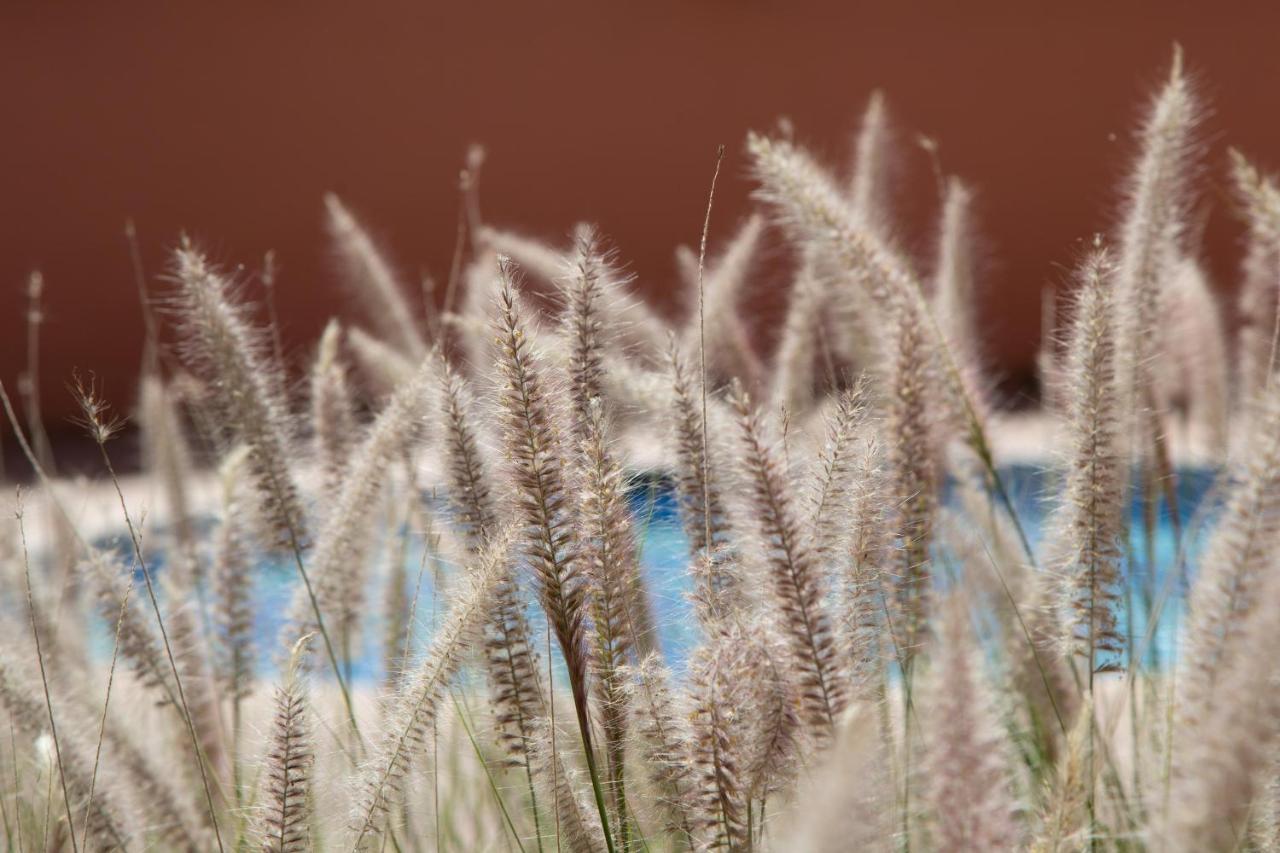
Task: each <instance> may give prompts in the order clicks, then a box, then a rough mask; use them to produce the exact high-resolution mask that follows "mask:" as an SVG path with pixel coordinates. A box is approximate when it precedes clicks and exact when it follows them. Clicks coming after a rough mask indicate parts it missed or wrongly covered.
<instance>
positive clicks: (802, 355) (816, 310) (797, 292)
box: [769, 252, 829, 413]
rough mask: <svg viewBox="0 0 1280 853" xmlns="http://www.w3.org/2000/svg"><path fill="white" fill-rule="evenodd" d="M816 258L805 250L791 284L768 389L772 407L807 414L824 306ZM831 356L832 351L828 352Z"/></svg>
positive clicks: (815, 383)
mask: <svg viewBox="0 0 1280 853" xmlns="http://www.w3.org/2000/svg"><path fill="white" fill-rule="evenodd" d="M815 263H816V262H815V260H814V258H813V255H812V253H811V252H806V253H805V257H804V259H803V260H802V261H801V264H800V269H799V270H797V272H796V276H795V282H794V284H793V285H792V287H791V299H790V302H789V303H788V304H787V315H786V318H785V319H784V320H783V323H782V337H781V339H780V340H779V341H778V349H777V351H776V352H775V353H774V356H773V365H774V366H773V377H772V385H771V388H770V390H769V398H770V408H773V409H781V410H785V411H787V412H792V413H805V412H808V411H809V410H810V409H811V408H812V407H813V402H814V397H815V396H816V391H815V386H816V385H817V384H818V382H817V380H818V376H816V375H815V374H816V372H817V370H816V368H817V361H818V356H819V340H818V339H819V338H820V337H821V334H822V333H821V330H820V327H821V324H822V316H821V315H822V310H823V308H824V306H825V302H824V299H823V293H822V291H821V285H820V284H819V283H818V281H817V276H816V272H815V269H814V266H815ZM826 355H827V356H828V357H829V353H828V354H826Z"/></svg>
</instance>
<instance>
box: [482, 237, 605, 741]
mask: <svg viewBox="0 0 1280 853" xmlns="http://www.w3.org/2000/svg"><path fill="white" fill-rule="evenodd" d="M498 268H499V275H500V277H501V282H502V286H501V290H500V292H499V295H498V318H497V332H498V339H499V340H498V343H499V347H500V351H499V353H498V369H499V371H500V373H501V376H502V386H501V390H500V392H499V396H500V404H501V407H502V412H503V419H504V421H505V423H504V436H503V441H504V446H505V448H506V455H507V458H508V460H509V468H510V473H511V477H512V480H513V484H514V489H515V494H516V501H517V507H518V512H519V518H520V521H521V523H522V524H523V525H524V527H525V531H524V534H523V535H522V536H521V549H522V550H523V552H524V556H525V558H526V559H527V560H528V561H529V564H530V567H531V568H532V570H533V573H534V576H535V580H536V588H537V594H538V600H539V603H540V604H541V605H542V609H543V610H544V611H546V614H547V621H548V623H549V624H550V626H551V629H552V631H553V632H554V633H555V635H556V642H557V643H559V645H560V651H561V652H562V653H563V655H564V659H565V665H566V667H567V668H568V671H569V683H570V687H571V688H572V691H573V699H574V706H575V708H576V710H577V714H578V723H579V726H580V728H581V730H582V737H583V741H584V743H585V744H586V745H587V746H586V750H587V754H588V756H589V755H590V753H591V747H590V743H591V734H590V722H589V717H588V713H587V661H588V652H587V646H586V616H587V613H586V610H587V602H586V591H587V587H586V582H585V578H584V577H583V571H582V568H583V567H582V560H581V558H580V554H579V553H578V547H577V543H576V542H575V541H574V535H573V533H574V531H573V517H572V510H573V507H572V499H571V497H570V495H569V492H568V484H567V477H568V476H569V472H568V471H567V470H566V469H567V466H568V462H567V457H566V455H565V451H564V446H563V444H562V441H563V439H564V436H565V435H566V432H565V429H564V427H565V420H564V415H563V413H562V412H561V411H560V410H559V409H558V408H557V407H556V405H555V395H554V392H553V389H552V388H551V387H550V382H549V377H548V376H547V374H546V373H545V368H544V366H543V363H542V361H541V359H540V358H539V356H538V355H537V354H536V353H535V352H534V350H533V346H532V344H531V343H530V341H529V333H528V331H527V324H526V320H525V318H524V313H525V308H524V303H523V301H522V300H521V298H520V296H519V293H518V292H517V291H516V287H515V282H514V281H513V272H512V269H511V265H510V262H509V261H507V260H506V259H505V258H502V259H499V267H498Z"/></svg>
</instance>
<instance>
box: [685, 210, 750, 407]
mask: <svg viewBox="0 0 1280 853" xmlns="http://www.w3.org/2000/svg"><path fill="white" fill-rule="evenodd" d="M764 230H765V222H764V217H762V216H760V215H758V214H755V215H752V216H750V217H748V219H747V221H746V222H744V223H743V224H742V227H741V228H739V229H738V232H737V233H736V234H735V235H734V236H733V237H732V238H731V239H730V240H729V242H728V244H727V245H726V246H725V248H724V251H723V252H721V253H720V256H719V257H718V258H717V259H716V260H715V261H714V262H713V263H712V265H711V267H710V269H708V270H707V271H706V275H705V276H703V287H702V291H703V314H704V315H705V318H706V321H707V322H706V323H705V328H704V330H703V332H704V335H703V336H701V337H702V338H703V340H704V343H705V347H706V356H707V370H708V372H709V373H711V375H713V376H717V377H722V378H724V379H728V378H730V377H732V376H735V375H739V376H741V377H742V379H743V381H744V382H745V383H746V385H747V387H749V388H753V387H755V385H756V383H757V382H758V381H759V379H760V377H761V375H762V372H763V370H764V365H763V364H761V362H760V357H759V356H757V355H756V352H755V349H754V347H753V346H752V345H751V332H750V331H749V328H748V324H747V321H746V319H745V318H744V317H743V316H742V314H741V312H740V311H739V308H738V303H739V300H740V299H741V298H742V296H743V292H744V291H745V290H746V285H747V280H748V279H747V276H748V274H749V273H750V271H751V263H752V260H753V259H754V258H755V256H756V254H757V252H758V251H759V245H760V239H761V237H762V235H763V234H764ZM689 258H690V259H691V261H692V265H691V266H689V265H687V264H686V266H689V273H690V274H688V275H686V276H685V279H686V280H685V286H686V291H687V292H688V293H689V294H690V295H689V297H688V300H687V301H688V303H689V305H690V308H689V319H688V320H687V321H686V322H685V324H684V327H683V329H682V330H681V332H680V348H681V349H682V350H683V351H684V352H697V350H698V346H699V338H700V336H699V334H698V331H699V330H698V312H697V299H698V256H697V254H696V253H694V252H693V250H689Z"/></svg>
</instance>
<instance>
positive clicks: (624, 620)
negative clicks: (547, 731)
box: [579, 402, 657, 667]
mask: <svg viewBox="0 0 1280 853" xmlns="http://www.w3.org/2000/svg"><path fill="white" fill-rule="evenodd" d="M588 417H589V418H590V421H589V422H588V424H587V437H586V439H585V440H584V441H583V443H582V473H581V476H582V484H581V485H582V489H583V493H582V500H581V507H582V522H581V526H580V527H579V533H580V538H581V542H582V557H583V560H584V561H585V564H584V571H585V572H586V575H587V580H588V583H589V585H590V592H589V597H590V599H591V606H592V618H593V621H594V623H595V628H596V632H597V635H598V638H599V639H600V640H601V641H602V642H604V643H605V645H607V646H608V648H609V653H608V657H609V659H610V660H611V661H612V665H613V666H615V667H616V666H621V665H622V664H623V663H625V662H626V661H625V659H626V658H627V657H629V656H630V655H646V654H648V653H650V652H652V651H656V650H657V649H656V648H655V644H656V642H657V629H656V626H655V625H654V621H653V610H652V607H651V606H650V604H649V593H648V590H647V589H646V588H645V583H644V577H643V575H642V574H641V572H640V543H639V542H638V541H637V533H636V530H635V526H634V523H633V521H632V517H631V508H630V506H629V504H628V499H627V482H626V473H625V472H624V471H623V469H622V464H621V463H620V462H619V461H618V458H617V454H616V453H615V451H614V449H613V448H612V447H611V446H610V440H611V436H610V432H611V425H610V424H609V423H608V421H607V418H606V416H605V411H604V407H603V406H602V405H601V404H600V403H599V402H596V403H594V404H592V406H591V408H590V411H589V412H588ZM606 635H607V636H606ZM597 651H598V652H601V653H603V651H604V648H603V647H601V648H599V649H597ZM596 663H597V664H599V663H602V662H601V661H599V660H597V661H596Z"/></svg>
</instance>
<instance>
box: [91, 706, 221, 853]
mask: <svg viewBox="0 0 1280 853" xmlns="http://www.w3.org/2000/svg"><path fill="white" fill-rule="evenodd" d="M94 710H95V711H100V710H101V709H97V708H95V709H94ZM119 716H120V715H119V713H118V712H117V714H116V718H117V719H116V720H114V721H113V722H112V723H111V724H109V725H108V726H107V728H106V731H105V732H104V739H105V746H106V751H107V753H108V756H109V757H108V759H107V763H108V764H109V765H110V764H115V765H116V766H119V767H120V769H121V771H122V772H121V774H119V776H117V774H115V773H111V774H99V778H98V784H102V783H104V782H106V783H108V786H109V787H111V788H112V790H111V792H110V793H108V795H107V801H108V803H110V802H112V801H113V800H115V799H116V796H115V786H117V785H118V786H120V787H121V788H122V789H124V790H128V791H132V793H133V801H134V803H135V805H136V807H137V809H138V810H139V812H140V814H141V815H142V817H143V819H144V820H145V822H146V823H145V826H146V828H147V832H148V833H151V834H153V835H154V838H155V840H156V841H157V842H162V843H163V844H164V845H165V849H168V850H184V851H192V853H194V851H197V850H200V849H202V848H207V846H208V843H209V839H208V838H207V837H206V836H205V835H204V834H203V833H202V832H201V831H200V830H199V829H197V828H196V826H195V824H194V821H193V818H192V815H191V811H190V808H189V804H188V803H186V802H185V797H184V796H183V795H184V794H185V791H183V790H182V789H180V788H177V787H176V786H175V785H174V780H173V779H172V777H170V776H166V775H163V774H164V772H165V771H162V770H160V769H158V768H157V767H156V766H155V762H154V761H152V760H151V759H149V758H148V757H147V755H146V754H145V753H144V752H143V751H142V749H141V748H140V747H139V746H138V744H137V743H135V742H134V740H133V739H132V738H131V737H130V736H129V735H128V734H127V732H128V731H129V726H128V725H126V724H125V723H123V722H121V721H120V720H119ZM168 769H169V768H165V770H168ZM93 798H94V800H97V799H98V789H97V788H96V787H95V790H94V792H93ZM92 829H93V827H92V826H90V830H92Z"/></svg>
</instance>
